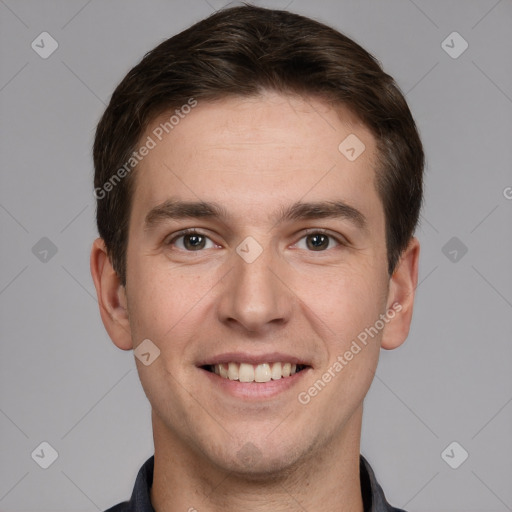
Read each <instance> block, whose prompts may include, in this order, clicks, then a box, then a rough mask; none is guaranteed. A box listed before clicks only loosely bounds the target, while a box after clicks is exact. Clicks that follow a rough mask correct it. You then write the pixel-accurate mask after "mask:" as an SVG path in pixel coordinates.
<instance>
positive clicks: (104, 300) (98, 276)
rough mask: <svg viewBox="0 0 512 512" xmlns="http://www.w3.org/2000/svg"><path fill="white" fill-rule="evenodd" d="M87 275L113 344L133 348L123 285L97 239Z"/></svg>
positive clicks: (123, 347) (125, 348) (103, 246)
mask: <svg viewBox="0 0 512 512" xmlns="http://www.w3.org/2000/svg"><path fill="white" fill-rule="evenodd" d="M91 274H92V278H93V280H94V286H95V287H96V295H97V296H98V305H99V306H100V314H101V319H102V321H103V325H104V326H105V329H106V330H107V332H108V335H109V336H110V339H111V340H112V341H113V342H114V344H115V345H116V346H117V347H118V348H120V349H122V350H131V349H132V348H133V343H132V338H131V332H130V322H129V319H128V310H127V301H126V291H125V287H124V286H123V285H122V284H121V281H120V279H119V276H118V275H117V272H116V271H115V270H114V268H113V267H112V264H111V262H110V258H109V257H108V255H107V249H106V247H105V242H104V241H103V239H102V238H97V239H96V240H95V241H94V243H93V246H92V250H91Z"/></svg>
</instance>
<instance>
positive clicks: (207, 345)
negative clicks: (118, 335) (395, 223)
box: [126, 93, 389, 473]
mask: <svg viewBox="0 0 512 512" xmlns="http://www.w3.org/2000/svg"><path fill="white" fill-rule="evenodd" d="M168 117H169V116H168V115H166V116H163V117H162V118H161V119H158V120H156V121H155V122H154V123H153V124H152V126H151V127H150V128H149V129H148V132H147V133H146V134H145V135H144V137H143V139H141V140H143V141H145V140H146V137H147V136H148V135H151V132H152V130H153V129H154V128H155V127H156V126H158V124H159V123H160V122H162V121H163V120H165V119H168ZM350 134H355V135H356V136H357V137H358V139H360V141H362V142H363V143H364V145H365V147H366V149H365V151H364V152H363V153H362V154H361V155H360V156H359V157H358V158H356V159H355V160H354V161H350V160H349V159H348V158H347V156H346V154H348V155H349V156H351V152H350V151H349V152H348V153H345V154H343V153H342V152H340V150H339V149H338V146H339V145H340V143H341V142H342V141H343V140H344V139H345V138H346V137H347V136H349V135H350ZM153 138H155V137H154V136H153ZM349 140H350V139H349ZM156 142H157V145H156V147H155V148H154V149H152V150H151V151H150V152H149V154H148V155H147V156H146V157H145V158H144V160H143V161H142V162H141V163H140V164H139V166H138V168H137V170H136V173H137V174H136V176H135V177H136V187H135V194H134V198H133V204H132V211H131V218H130V229H129V243H128V251H127V284H126V298H127V306H128V307H127V309H128V314H129V321H130V330H131V336H132V339H133V346H134V348H135V347H136V346H137V345H138V344H140V343H141V342H142V341H143V340H145V339H149V340H151V342H152V343H154V344H155V345H156V346H157V347H158V348H159V350H160V356H159V357H158V358H157V359H156V360H155V361H154V362H153V363H152V364H151V365H149V366H144V365H143V364H142V363H141V362H140V361H137V365H138V370H139V374H140V378H141V382H142V385H143V387H144V390H145V392H146V394H147V396H148V398H149V400H150V402H151V405H152V408H153V411H154V421H155V424H154V429H155V435H156V436H158V437H159V438H160V439H166V440H167V441H168V442H169V443H171V444H173V445H174V446H179V447H180V449H187V450H190V452H191V453H195V454H201V455H200V457H202V458H203V459H204V461H205V463H207V462H210V463H212V464H214V465H216V466H217V467H222V468H226V469H228V470H230V471H231V470H239V471H242V472H243V471H247V472H256V473H257V472H259V471H261V472H268V471H272V470H275V471H278V470H280V469H283V468H286V467H292V465H293V464H294V463H298V462H300V461H304V460H306V459H307V458H308V457H309V456H310V455H313V454H316V455H318V454H319V453H321V452H322V449H328V447H331V448H332V446H333V443H334V444H336V443H342V440H343V439H344V438H345V439H346V438H347V437H350V436H352V435H354V433H355V432H356V431H357V432H358V431H359V429H360V415H361V409H362V400H363V398H364V396H365V394H366V392H367V390H368V388H369V385H370V383H371V380H372V377H373V372H374V370H375V367H376V364H377V360H378V354H379V348H380V347H379V339H380V336H381V334H382V331H379V333H378V334H376V335H374V336H373V337H368V342H367V344H366V345H363V344H362V343H361V342H359V343H358V345H359V346H360V348H361V350H360V351H359V352H357V353H356V354H354V355H353V358H351V359H350V360H348V361H347V359H346V358H345V357H344V354H346V352H347V351H350V348H351V346H352V345H351V344H352V342H353V340H356V339H357V336H358V335H359V334H360V333H361V332H363V331H364V330H365V329H367V328H369V327H371V326H374V325H375V323H376V320H378V319H379V315H381V314H385V313H386V310H387V309H388V308H389V297H388V285H389V276H388V274H387V255H386V243H385V219H384V211H383V206H382V202H381V200H380V199H379V197H378V195H377V193H376V190H375V186H374V182H375V161H376V144H375V139H374V137H373V136H372V135H371V133H370V132H369V130H367V129H366V128H365V127H364V126H363V125H362V124H360V123H359V122H358V121H357V120H356V119H355V118H354V117H353V116H351V115H350V114H349V113H348V112H347V111H345V110H343V109H338V110H337V112H336V111H334V110H332V109H330V108H329V107H328V106H327V105H326V104H325V103H323V102H321V101H319V100H316V99H313V98H309V99H307V101H305V100H302V99H299V98H292V97H287V96H282V95H277V94H270V93H268V94H265V95H262V96H260V97H258V98H240V99H227V100H223V101H217V102H214V103H206V102H205V103H201V102H199V104H198V106H197V107H195V108H194V109H193V110H192V111H191V113H190V114H188V115H187V116H186V117H185V118H184V119H181V120H180V122H179V124H178V125H176V126H175V127H174V129H173V130H172V131H171V132H170V133H169V134H168V135H166V136H165V138H163V140H162V141H158V140H156ZM182 202H185V203H208V204H210V203H212V204H214V205H217V206H218V207H220V208H221V209H222V212H221V213H222V215H221V216H216V215H210V214H209V213H212V211H209V209H207V208H203V209H202V210H200V211H199V212H196V213H195V214H194V212H193V210H194V209H193V208H189V209H188V213H189V214H190V215H192V216H181V215H178V214H179V213H180V212H181V213H183V208H181V209H180V208H176V204H179V203H182ZM334 204H338V207H337V208H336V209H334V210H333V211H331V212H330V214H329V215H327V214H325V215H324V214H323V213H322V212H323V211H324V210H326V209H328V208H327V207H328V206H329V205H330V206H332V205H334ZM300 205H310V206H309V207H308V206H303V207H302V208H301V207H300ZM311 205H313V206H311ZM340 205H341V206H340ZM315 206H316V207H318V208H317V209H316V210H315ZM290 209H292V210H290ZM287 212H288V213H290V214H289V215H284V216H283V214H285V213H287ZM194 215H195V216H194ZM183 230H193V232H192V234H191V233H190V232H189V233H188V234H187V233H185V234H183V233H182V231H183ZM354 352H355V350H353V353H354ZM338 356H341V357H342V358H343V361H344V363H343V364H342V369H341V370H340V369H339V366H336V365H335V362H336V361H339V359H338ZM229 363H234V364H231V369H230V370H229ZM240 363H244V365H242V366H241V367H240V368H239V365H240ZM275 363H281V365H275ZM287 363H290V364H296V365H299V366H298V367H297V369H299V370H300V369H301V368H304V369H302V370H301V371H297V372H296V373H295V374H294V375H291V376H288V377H286V376H283V371H284V374H285V375H286V373H287V372H288V371H289V369H288V368H289V367H288V365H286V364H287ZM340 364H341V363H340ZM215 365H223V366H222V370H221V369H220V367H219V366H217V367H215ZM267 365H268V366H267ZM285 365H286V366H285ZM292 368H293V367H292ZM329 369H330V375H331V379H328V378H325V379H324V381H323V382H324V385H323V386H322V385H319V384H318V383H317V387H316V388H315V389H316V390H317V392H316V393H315V391H311V392H309V391H308V390H309V389H310V388H311V387H312V386H314V384H315V382H316V381H318V380H322V376H323V375H324V374H325V373H326V372H329ZM212 370H213V371H212ZM215 370H217V371H218V372H220V373H222V375H218V374H216V373H215ZM228 371H229V376H228V377H227V378H226V376H225V373H226V372H228ZM252 372H255V375H253V373H252ZM269 372H270V374H269ZM237 374H238V375H237ZM269 375H270V380H268V379H269ZM230 377H231V378H230ZM237 377H238V379H242V380H252V379H253V378H256V379H257V380H263V381H266V382H240V380H236V378H237ZM272 377H273V378H272ZM277 377H281V378H277ZM232 379H235V380H232ZM274 379H275V380H274ZM325 380H328V381H329V382H327V383H325ZM308 397H309V398H308ZM183 447H186V448H183ZM248 460H249V461H250V465H249V466H247V461H248Z"/></svg>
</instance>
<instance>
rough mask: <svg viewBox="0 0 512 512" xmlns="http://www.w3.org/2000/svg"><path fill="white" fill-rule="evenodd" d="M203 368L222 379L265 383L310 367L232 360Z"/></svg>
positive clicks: (288, 363)
mask: <svg viewBox="0 0 512 512" xmlns="http://www.w3.org/2000/svg"><path fill="white" fill-rule="evenodd" d="M201 368H202V369H203V370H206V371H207V372H210V373H213V374H215V375H218V376H219V377H220V378H221V379H225V380H231V381H238V382H243V383H254V384H263V383H266V382H270V381H277V380H281V379H286V378H288V377H292V376H293V375H295V374H297V373H300V372H302V371H304V370H306V369H307V368H310V367H309V366H308V365H305V364H297V363H291V362H279V361H278V362H268V363H259V364H251V363H241V362H236V361H231V362H228V363H218V364H206V365H202V366H201Z"/></svg>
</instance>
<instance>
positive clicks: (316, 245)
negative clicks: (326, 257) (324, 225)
mask: <svg viewBox="0 0 512 512" xmlns="http://www.w3.org/2000/svg"><path fill="white" fill-rule="evenodd" d="M309 240H310V243H309V246H310V248H311V249H313V250H318V249H322V248H325V247H326V246H327V245H329V239H328V238H327V237H326V236H325V235H321V234H318V235H312V236H311V238H310V239H309ZM326 242H327V244H326Z"/></svg>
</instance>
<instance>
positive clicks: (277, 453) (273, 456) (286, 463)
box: [216, 441, 305, 482]
mask: <svg viewBox="0 0 512 512" xmlns="http://www.w3.org/2000/svg"><path fill="white" fill-rule="evenodd" d="M304 455H305V454H304V453H302V450H301V451H300V452H299V450H294V449H292V448H291V447H289V446H285V445H284V444H283V445H281V446H277V447H276V446H273V445H271V444H270V443H267V445H265V442H262V443H261V444H259V445H256V444H255V443H252V442H250V441H247V442H246V443H245V444H244V445H243V446H242V447H241V448H240V449H239V450H237V451H235V452H230V453H225V454H224V456H223V457H222V460H221V461H219V460H217V461H216V464H217V465H219V466H221V467H222V468H223V469H224V470H225V471H226V472H229V473H230V474H231V476H235V477H236V476H238V477H239V478H242V479H244V480H249V481H254V482H266V481H269V480H272V481H276V479H279V478H283V477H285V476H286V475H288V474H290V473H292V472H293V471H294V470H295V468H296V467H297V466H298V465H299V464H300V461H301V460H302V458H303V457H304Z"/></svg>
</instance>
